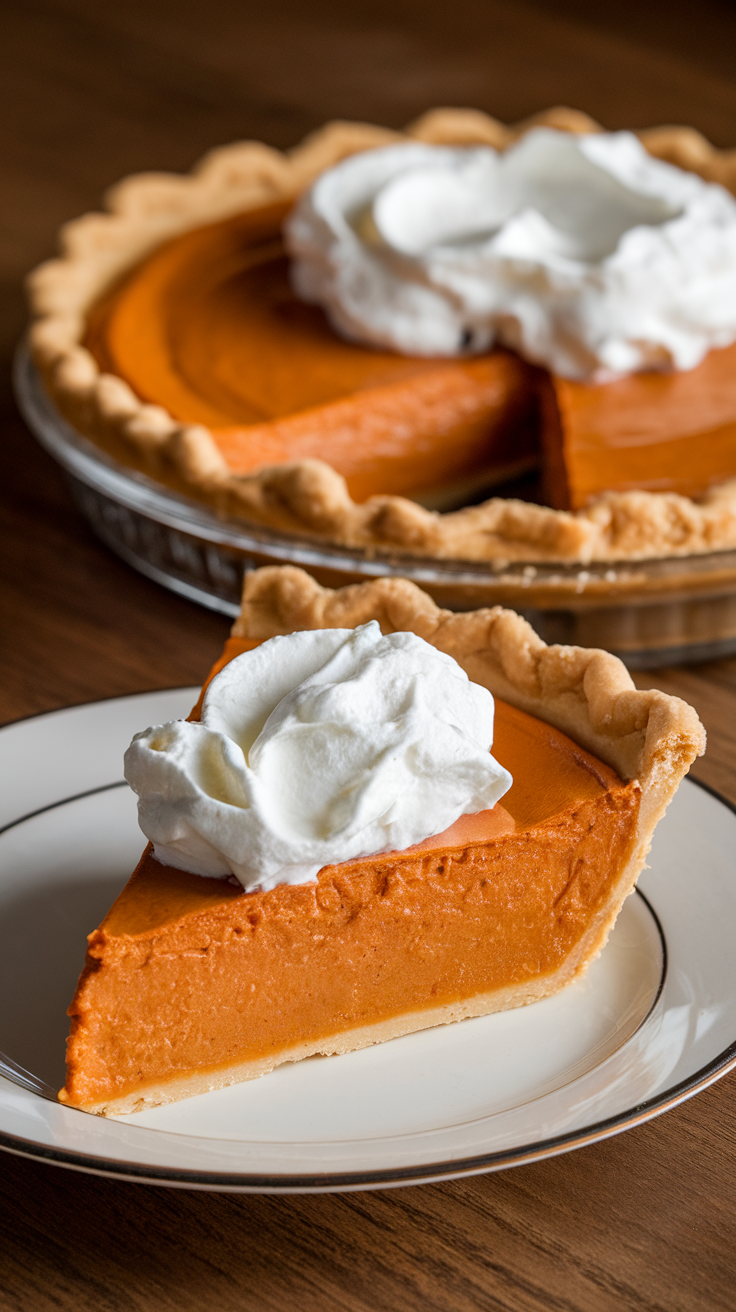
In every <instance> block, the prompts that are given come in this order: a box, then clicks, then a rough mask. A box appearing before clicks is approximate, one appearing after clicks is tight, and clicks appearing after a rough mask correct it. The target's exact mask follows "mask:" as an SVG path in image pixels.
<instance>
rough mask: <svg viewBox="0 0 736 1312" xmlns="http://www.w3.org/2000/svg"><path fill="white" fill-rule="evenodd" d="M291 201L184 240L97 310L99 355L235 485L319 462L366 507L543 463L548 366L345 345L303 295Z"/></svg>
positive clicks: (91, 329)
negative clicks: (193, 432) (288, 229)
mask: <svg viewBox="0 0 736 1312" xmlns="http://www.w3.org/2000/svg"><path fill="white" fill-rule="evenodd" d="M287 212H288V206H286V205H283V204H279V205H274V206H271V207H269V208H267V209H260V210H255V211H251V212H249V213H245V214H240V215H237V216H235V217H234V218H229V219H225V220H223V221H221V222H219V223H215V224H212V225H209V226H207V227H203V228H197V229H195V230H194V231H192V232H189V233H186V234H185V235H184V236H181V237H178V238H175V239H174V240H173V241H170V242H168V243H167V244H166V245H164V246H162V247H161V248H160V249H159V250H158V251H156V252H155V253H154V254H153V255H151V256H150V257H149V258H148V259H146V260H144V261H143V263H142V264H140V265H139V266H138V267H137V268H136V269H135V270H134V271H133V272H132V273H131V274H130V275H129V277H128V278H127V279H126V280H125V282H124V283H123V284H122V285H121V286H119V287H117V288H116V289H114V290H113V292H112V293H111V294H110V295H108V296H107V297H106V298H105V299H104V300H103V301H101V302H100V303H99V304H98V305H97V306H96V307H95V308H94V309H93V311H92V313H91V315H90V319H89V325H88V332H87V338H86V345H87V347H88V348H89V349H90V350H91V351H92V354H93V355H94V356H95V358H96V360H97V362H98V364H99V365H100V367H101V368H102V369H103V370H104V371H106V372H109V373H114V374H117V375H118V376H119V377H121V378H123V379H125V381H126V382H127V383H128V384H129V385H130V386H131V387H132V388H133V391H134V392H135V393H136V395H137V396H138V397H139V398H140V399H141V400H143V401H146V402H152V403H155V404H158V405H163V406H165V407H166V409H167V410H168V411H169V412H170V413H171V414H172V415H173V417H174V418H175V419H178V420H180V421H182V422H185V423H202V424H206V425H207V426H208V427H210V428H211V430H212V433H213V435H214V438H215V441H216V442H217V445H218V447H219V448H220V451H221V452H222V454H223V455H224V457H225V459H226V461H227V463H228V465H229V467H230V469H231V470H232V472H233V473H234V474H249V473H252V472H254V471H255V470H257V469H260V468H263V467H264V466H267V465H273V464H280V463H283V462H286V461H291V460H300V459H304V458H307V457H317V458H319V459H321V460H325V461H327V462H328V463H329V464H331V465H332V466H333V467H334V468H335V469H337V470H338V472H339V473H341V474H343V475H344V477H345V478H346V479H347V483H348V487H349V489H350V492H351V494H352V496H353V497H354V498H355V499H356V500H358V501H362V500H364V499H366V498H367V497H369V496H371V495H373V494H374V493H381V492H382V493H396V494H409V495H411V494H414V493H416V494H417V495H421V493H422V492H430V493H431V491H432V490H433V489H438V488H442V487H447V486H453V485H456V486H458V487H459V488H462V487H468V488H472V486H473V485H474V484H475V483H476V482H478V481H479V480H480V481H481V482H483V481H484V480H485V481H487V480H488V478H491V480H493V479H495V481H498V480H499V479H501V478H507V477H510V476H515V475H516V474H518V473H519V472H522V471H523V470H525V469H528V468H530V467H531V466H532V465H533V464H534V462H535V458H536V446H537V438H536V433H535V422H534V416H535V412H536V385H535V380H536V371H535V370H534V369H532V368H531V367H530V366H529V365H527V364H525V363H524V362H523V361H521V360H519V359H518V357H516V356H515V355H513V354H512V353H511V352H508V351H493V352H491V353H490V354H488V355H484V356H480V357H477V358H474V359H464V360H435V359H420V358H416V357H410V356H402V355H397V354H396V353H394V352H390V351H382V350H372V349H370V348H366V347H363V346H359V345H356V344H355V343H353V342H348V341H345V340H343V339H342V338H341V337H339V336H338V335H337V333H335V332H334V331H333V329H332V328H331V327H330V325H329V323H328V321H327V319H326V317H325V315H324V314H323V312H322V311H321V310H320V309H318V308H316V307H315V306H311V305H306V304H305V303H304V302H303V301H301V300H299V298H298V297H297V296H296V294H295V293H294V292H293V291H292V288H291V284H290V281H289V267H288V259H287V256H286V254H285V252H284V247H283V242H282V239H281V224H282V222H283V219H284V217H285V215H286V213H287Z"/></svg>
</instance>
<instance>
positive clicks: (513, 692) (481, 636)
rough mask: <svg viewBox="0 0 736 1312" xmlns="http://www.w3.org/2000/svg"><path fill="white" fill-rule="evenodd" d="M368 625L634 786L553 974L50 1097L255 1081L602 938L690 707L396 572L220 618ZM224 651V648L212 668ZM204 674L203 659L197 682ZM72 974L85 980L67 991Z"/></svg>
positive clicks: (259, 586) (278, 590)
mask: <svg viewBox="0 0 736 1312" xmlns="http://www.w3.org/2000/svg"><path fill="white" fill-rule="evenodd" d="M369 620H377V621H378V623H379V624H380V626H381V629H382V631H383V632H385V633H391V632H397V631H409V632H412V633H416V634H418V635H419V636H420V637H422V638H424V639H425V640H426V641H428V642H430V643H431V644H432V645H433V646H436V647H437V648H438V650H440V651H443V652H446V653H447V654H449V655H451V656H453V657H454V658H455V659H456V660H457V661H458V663H459V664H460V665H461V666H462V668H463V669H464V670H465V671H466V673H467V674H468V675H469V676H470V678H471V679H474V680H475V681H477V682H479V683H482V684H483V685H484V686H485V687H487V688H489V689H490V691H491V692H492V693H493V694H494V696H497V697H499V698H502V699H503V700H504V701H507V702H509V703H510V704H511V705H512V706H515V707H517V708H519V709H520V710H523V711H526V712H528V713H529V714H531V715H534V716H536V717H537V718H538V719H540V720H544V721H545V722H546V723H548V724H550V725H552V726H554V727H555V728H558V729H560V730H562V732H563V733H565V734H567V735H569V737H571V738H572V739H573V740H574V741H575V742H577V743H578V744H579V745H580V746H582V747H584V748H585V749H586V750H587V751H589V752H591V753H592V754H594V755H595V756H597V757H598V758H599V759H600V760H602V761H603V762H605V763H606V764H607V765H609V766H610V767H611V768H612V769H613V770H615V771H616V773H617V774H618V775H619V777H620V778H621V779H622V780H623V781H625V782H631V781H634V780H635V781H637V782H638V784H639V788H640V804H639V810H638V818H637V827H636V833H635V838H634V841H633V844H632V847H631V849H630V854H629V856H628V859H627V860H626V861H625V864H624V865H623V867H622V868H621V869H620V870H619V872H618V875H617V877H616V879H615V880H614V882H613V884H612V887H611V890H610V892H609V895H608V897H607V898H606V900H605V902H604V903H603V905H602V907H601V908H599V910H598V911H597V913H596V915H595V917H594V918H593V919H592V921H591V923H590V924H589V926H588V928H587V930H586V931H585V933H584V935H583V936H582V938H581V939H580V940H579V941H578V943H577V944H575V946H574V948H573V949H572V951H571V952H570V953H569V954H568V956H567V957H566V958H565V959H564V961H563V962H562V963H561V965H560V967H559V969H558V970H557V971H555V972H554V973H553V974H552V975H547V976H541V977H537V978H532V979H530V980H528V981H525V982H523V983H522V984H516V985H511V986H507V987H505V988H500V989H495V990H493V991H492V992H491V993H480V994H476V995H474V996H471V997H468V998H466V999H462V1000H460V1001H455V1002H450V1003H447V1004H445V1005H442V1006H438V1007H434V1008H429V1009H425V1010H421V1011H409V1012H406V1013H402V1014H401V1015H398V1016H395V1017H392V1018H390V1019H389V1020H379V1021H377V1022H375V1023H373V1024H369V1025H365V1026H362V1027H359V1028H357V1029H352V1030H346V1031H338V1032H337V1033H335V1034H334V1035H332V1036H330V1035H328V1036H326V1037H323V1038H320V1039H318V1040H316V1041H312V1040H310V1041H307V1042H305V1043H303V1044H300V1045H297V1046H296V1047H291V1048H288V1049H285V1050H282V1051H279V1052H276V1053H274V1054H272V1056H271V1057H269V1058H268V1059H263V1058H255V1059H252V1060H248V1061H245V1062H243V1061H236V1062H233V1063H231V1064H230V1065H229V1066H227V1067H226V1068H225V1069H217V1070H214V1071H213V1070H196V1071H192V1072H189V1073H187V1074H183V1075H180V1076H175V1077H173V1078H171V1079H168V1080H166V1081H164V1082H162V1083H160V1084H155V1083H149V1084H146V1085H145V1086H143V1087H139V1088H136V1089H134V1090H132V1091H129V1092H127V1093H125V1094H123V1095H121V1096H119V1097H106V1098H103V1099H101V1100H98V1101H94V1102H81V1103H80V1102H77V1101H76V1100H74V1101H73V1102H72V1099H70V1098H69V1096H68V1095H67V1094H66V1091H65V1090H62V1092H61V1094H60V1099H61V1101H63V1102H65V1103H72V1105H76V1106H81V1107H82V1109H83V1110H85V1111H89V1112H92V1113H95V1114H97V1115H103V1116H109V1115H123V1114H128V1113H131V1112H135V1111H138V1110H141V1109H142V1108H143V1107H148V1106H158V1105H161V1104H162V1103H166V1102H171V1101H176V1100H178V1099H180V1098H185V1097H189V1096H193V1095H195V1094H198V1093H202V1092H206V1091H208V1090H211V1089H214V1088H220V1087H225V1086H227V1085H229V1084H234V1083H239V1082H240V1081H242V1080H247V1079H251V1078H256V1077H258V1076H260V1075H262V1074H266V1073H268V1072H269V1071H270V1070H272V1069H273V1068H274V1067H275V1066H276V1065H280V1064H282V1063H283V1062H287V1061H296V1060H301V1059H302V1058H304V1057H308V1056H311V1055H316V1054H325V1055H327V1054H337V1053H345V1052H350V1051H354V1050H356V1049H357V1048H361V1047H366V1046H370V1045H372V1044H374V1043H377V1042H381V1041H383V1040H385V1039H390V1038H395V1037H399V1036H401V1035H403V1034H408V1033H412V1032H414V1031H416V1030H419V1029H424V1028H428V1027H430V1026H435V1025H440V1024H444V1023H447V1022H450V1021H454V1020H458V1019H464V1018H466V1017H471V1016H478V1015H485V1014H488V1013H490V1012H493V1011H498V1010H504V1009H506V1008H508V1007H511V1006H519V1005H524V1004H526V1003H529V1002H533V1001H536V1000H537V999H539V998H542V997H545V996H548V995H549V994H552V993H555V992H557V991H558V990H559V989H561V988H563V987H564V986H565V985H566V984H567V983H569V982H570V981H571V980H572V979H573V978H574V977H575V976H577V975H579V974H581V973H582V972H584V971H585V970H586V969H587V967H588V966H589V965H590V963H591V962H592V961H593V960H594V958H595V957H597V956H598V955H599V953H600V952H601V950H602V949H603V947H604V946H605V943H606V940H607V938H608V935H609V933H610V931H611V929H612V927H613V924H614V922H615V920H616V917H617V916H618V913H619V911H620V909H621V906H622V904H623V902H624V900H625V899H626V897H627V896H628V895H629V894H630V893H631V892H633V889H634V885H635V883H636V880H637V878H638V876H639V874H640V873H641V870H642V869H643V867H644V864H645V861H646V857H647V854H648V852H649V849H650V846H651V840H652V836H653V833H654V829H655V827H656V825H657V823H658V822H659V820H660V819H661V817H662V815H663V814H664V812H665V810H666V808H667V806H668V804H669V802H670V801H671V799H672V797H673V796H674V793H675V791H676V789H677V787H678V785H679V783H680V781H681V780H682V778H683V777H684V775H685V774H686V773H687V771H688V769H689V767H690V765H691V764H692V762H693V760H695V758H696V757H697V756H700V755H702V753H703V751H704V750H705V732H704V729H703V726H702V724H701V723H700V720H699V719H698V716H697V714H696V712H695V711H694V710H693V708H692V707H691V706H689V705H688V704H687V703H686V702H683V701H681V700H680V699H679V698H677V697H672V696H670V695H669V694H667V693H663V692H659V691H657V690H645V691H640V690H638V689H636V688H635V687H634V684H633V681H632V679H631V677H630V675H629V673H628V671H627V670H626V667H625V666H624V665H623V663H622V662H621V661H620V660H619V659H618V658H617V657H615V656H612V655H611V654H610V653H608V652H604V651H601V650H597V649H592V648H582V647H567V646H557V647H550V646H548V645H547V644H546V643H545V642H543V640H542V639H541V638H539V637H538V635H537V634H536V633H535V631H534V629H533V628H532V627H531V625H530V624H529V623H528V622H527V621H526V620H525V619H523V618H522V617H521V616H520V615H517V614H516V613H515V612H514V611H510V610H505V609H503V608H502V607H500V606H495V607H493V608H489V609H484V610H477V611H470V612H465V613H462V614H457V613H454V612H452V611H447V610H442V609H440V608H439V607H438V606H437V605H436V604H435V603H434V601H432V599H431V598H430V597H429V596H428V595H427V594H426V593H424V592H423V591H422V590H421V589H420V588H418V587H417V586H416V585H415V584H413V583H411V582H409V581H408V580H405V579H380V580H375V581H373V582H370V583H362V584H357V585H354V586H351V587H347V588H341V589H336V590H333V589H330V588H324V587H322V586H320V584H318V583H317V582H316V581H315V580H314V579H313V578H312V577H311V576H310V575H308V574H307V573H305V571H303V570H301V569H299V568H297V567H296V566H289V565H286V566H268V567H265V568H263V569H260V570H255V571H253V572H251V573H249V574H247V575H246V577H245V582H244V587H243V601H242V610H241V615H240V617H239V618H238V619H237V620H236V621H235V623H234V625H233V629H232V637H233V638H234V639H236V640H238V639H240V640H242V639H245V640H247V641H251V642H253V643H254V644H256V643H260V642H262V641H266V640H267V639H268V638H271V637H276V636H278V635H279V634H284V633H291V632H294V631H295V630H303V629H320V628H351V627H355V626H357V625H359V624H364V623H366V622H368V621H369ZM233 654H234V653H233V652H231V653H229V656H230V657H232V655H233ZM227 659H228V653H227V650H226V653H225V656H224V657H223V660H222V662H221V663H220V664H224V663H225V662H226V660H227ZM217 669H218V666H217V665H216V666H215V667H214V670H213V672H212V675H211V676H210V677H213V675H214V673H215V672H216V671H217ZM195 713H196V712H195ZM97 964H98V963H95V968H96V966H97ZM83 980H84V974H83V976H82V979H81V980H80V985H81V984H82V981H83ZM72 1005H73V1004H72Z"/></svg>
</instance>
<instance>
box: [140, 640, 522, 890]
mask: <svg viewBox="0 0 736 1312" xmlns="http://www.w3.org/2000/svg"><path fill="white" fill-rule="evenodd" d="M493 712H494V702H493V698H492V696H491V694H490V693H489V692H487V691H486V689H485V688H481V687H480V686H479V685H478V684H475V683H471V682H470V680H469V679H468V677H467V675H466V674H465V673H464V671H463V670H462V669H461V668H460V666H459V665H458V664H457V662H456V661H454V660H453V659H452V657H451V656H446V655H444V653H442V652H439V651H437V650H436V649H435V648H434V647H431V646H430V645H429V643H427V642H425V641H424V639H423V638H419V637H416V635H415V634H413V633H392V634H389V635H387V636H385V637H384V636H383V635H382V634H381V630H380V628H379V626H378V624H377V623H376V622H375V620H374V621H372V622H371V623H370V624H365V625H363V626H362V627H361V628H358V629H321V630H316V631H309V632H303V633H292V634H290V635H288V636H287V637H280V638H272V639H270V641H268V642H265V643H263V645H262V646H261V647H258V648H256V649H255V650H254V651H251V652H246V653H245V654H243V655H242V656H238V657H236V658H235V660H233V661H231V662H230V664H229V665H226V666H225V668H224V669H223V670H222V671H221V672H220V673H219V674H218V675H217V676H216V677H215V678H214V679H213V680H212V682H211V684H210V685H209V687H208V689H207V692H206V695H205V698H204V704H203V707H202V718H201V721H200V722H199V723H191V722H189V721H185V720H176V721H172V722H171V723H169V724H164V725H158V726H156V727H154V728H151V729H146V731H145V732H144V733H140V734H137V735H136V737H135V738H134V739H133V741H132V743H131V745H130V747H129V748H128V751H127V752H126V755H125V777H126V779H127V780H128V783H129V784H130V785H131V787H132V788H133V789H134V791H135V792H136V793H138V795H139V803H138V817H139V821H140V825H141V828H142V830H143V832H144V834H146V836H147V837H148V838H150V839H151V841H152V842H153V844H154V849H155V853H156V856H157V858H158V860H159V861H161V862H162V863H163V864H165V865H171V866H176V867H178V868H179V869H184V870H190V871H192V872H193V873H195V874H199V875H210V876H213V877H223V876H227V875H230V874H232V875H235V876H236V877H237V879H239V880H240V882H241V884H242V885H243V887H244V888H245V889H248V890H250V889H254V888H258V887H260V888H264V889H267V888H273V887H274V886H275V885H276V884H281V883H287V884H301V883H306V882H308V881H309V880H311V879H314V878H315V877H316V875H317V873H318V871H319V870H320V869H321V868H322V866H324V865H328V864H332V863H334V862H340V861H347V860H350V859H352V858H355V857H358V856H367V855H370V854H372V853H375V852H383V851H391V850H395V849H402V848H405V847H410V846H411V845H412V844H414V843H418V842H421V841H422V840H423V839H425V838H429V837H430V836H431V835H433V834H438V833H441V832H442V831H443V830H445V829H447V828H448V827H449V826H450V825H451V824H453V823H454V821H455V820H457V819H458V817H459V816H461V815H465V814H467V813H472V812H477V811H483V810H486V809H488V808H490V807H493V806H495V804H496V802H497V801H499V799H500V798H501V797H502V796H503V795H504V793H505V792H506V791H507V790H508V788H509V787H510V786H511V776H510V775H509V773H508V771H507V770H504V769H503V767H502V766H500V765H499V764H498V762H497V761H495V760H494V758H493V757H492V756H491V754H490V748H491V743H492V741H493Z"/></svg>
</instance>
